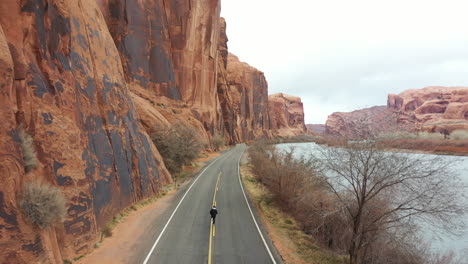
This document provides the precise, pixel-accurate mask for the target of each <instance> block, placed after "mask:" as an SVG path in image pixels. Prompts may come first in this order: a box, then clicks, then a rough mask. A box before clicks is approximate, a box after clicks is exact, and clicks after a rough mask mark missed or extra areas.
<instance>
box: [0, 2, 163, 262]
mask: <svg viewBox="0 0 468 264" xmlns="http://www.w3.org/2000/svg"><path fill="white" fill-rule="evenodd" d="M0 28H1V29H0V89H1V93H0V100H1V104H2V106H3V107H2V108H1V109H0V116H1V121H2V122H1V130H0V142H1V143H0V145H1V147H0V156H1V157H0V160H1V161H0V168H1V171H2V184H1V185H0V247H1V252H0V263H38V262H45V263H61V262H63V259H67V258H68V259H69V258H73V257H74V256H77V255H81V254H84V253H86V252H88V251H89V250H90V249H91V248H92V247H93V245H94V243H95V242H96V241H97V240H98V239H99V236H100V229H101V228H102V227H103V225H104V224H105V223H106V222H108V221H109V220H110V219H111V218H112V217H113V216H114V215H115V214H116V213H117V212H119V211H121V210H122V209H123V208H125V207H127V206H129V205H131V204H133V203H134V202H135V201H137V200H139V199H142V198H144V197H148V196H150V195H153V194H155V193H156V192H158V191H159V189H160V187H161V185H162V184H164V183H167V182H169V181H170V178H169V174H168V173H167V171H166V169H165V167H164V165H163V164H162V163H161V159H160V156H159V154H158V152H157V150H156V149H155V147H154V146H153V144H152V143H151V141H150V140H149V138H148V136H147V134H146V132H145V130H144V129H143V127H142V125H141V124H140V122H139V121H138V114H137V112H136V111H135V107H134V104H133V101H132V99H131V96H130V93H129V90H128V86H127V84H126V81H125V77H126V76H125V75H124V71H123V68H122V64H121V61H120V56H119V53H118V50H117V49H116V46H115V44H114V41H113V39H112V37H111V35H110V34H109V31H108V29H107V27H106V23H105V21H104V17H103V16H102V14H101V12H100V11H99V8H98V6H97V4H96V2H95V1H94V0H81V1H71V0H70V1H58V0H49V1H39V0H28V1H15V0H3V1H1V2H0ZM2 29H3V30H2ZM19 126H23V127H25V129H26V131H27V132H28V133H29V134H31V135H32V138H33V142H34V143H33V144H34V146H35V148H36V152H37V156H38V160H39V165H38V167H37V168H36V169H34V170H32V171H31V172H29V173H25V170H24V164H23V159H22V155H23V154H22V151H21V148H20V143H19V140H18V128H19ZM28 181H39V182H47V183H49V184H52V185H55V186H59V187H60V189H61V190H62V191H63V193H64V194H65V196H66V198H67V215H66V218H65V221H64V222H63V223H61V224H59V225H58V226H57V227H55V228H52V229H50V230H45V231H41V230H39V229H38V228H37V227H33V226H32V225H31V224H29V223H27V222H26V220H25V219H24V217H23V215H22V214H21V213H20V210H19V207H18V204H19V202H18V199H20V197H21V194H22V190H23V185H24V184H25V182H28Z"/></svg>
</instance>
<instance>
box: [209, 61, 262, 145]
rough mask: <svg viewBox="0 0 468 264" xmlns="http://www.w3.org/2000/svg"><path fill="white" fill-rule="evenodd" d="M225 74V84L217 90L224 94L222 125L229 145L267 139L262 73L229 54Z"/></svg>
mask: <svg viewBox="0 0 468 264" xmlns="http://www.w3.org/2000/svg"><path fill="white" fill-rule="evenodd" d="M226 70H227V73H226V79H227V80H226V82H225V83H223V82H221V83H220V85H219V86H218V90H223V88H224V89H225V90H224V93H225V94H227V95H225V98H223V100H224V102H223V103H224V109H225V112H227V113H226V114H225V117H227V118H228V119H227V121H225V124H226V129H227V131H228V134H229V135H232V136H231V137H232V138H233V142H244V141H247V140H253V139H256V138H261V137H271V131H270V116H269V109H268V84H267V82H266V79H265V76H264V74H263V72H261V71H259V70H257V69H255V68H254V67H252V66H250V65H248V64H247V63H244V62H241V61H239V58H237V57H236V56H235V55H233V54H230V53H229V54H228V58H227V69H226ZM220 86H221V87H220ZM226 104H227V105H229V106H226Z"/></svg>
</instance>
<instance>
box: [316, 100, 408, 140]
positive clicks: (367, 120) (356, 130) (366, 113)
mask: <svg viewBox="0 0 468 264" xmlns="http://www.w3.org/2000/svg"><path fill="white" fill-rule="evenodd" d="M397 119H398V116H397V115H396V114H395V113H394V112H393V111H391V110H389V109H388V108H387V107H386V106H373V107H369V108H364V109H360V110H356V111H352V112H335V113H333V114H331V115H329V116H328V118H327V121H326V123H325V134H326V135H330V136H344V137H350V138H354V137H361V138H362V137H370V136H376V135H378V134H382V133H392V132H398V131H402V130H406V128H404V127H401V126H400V125H399V123H398V121H397Z"/></svg>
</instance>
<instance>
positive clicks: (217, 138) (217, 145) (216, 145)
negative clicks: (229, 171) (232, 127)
mask: <svg viewBox="0 0 468 264" xmlns="http://www.w3.org/2000/svg"><path fill="white" fill-rule="evenodd" d="M211 145H212V146H213V149H214V150H215V151H218V150H220V149H221V148H222V147H224V145H225V144H224V137H223V136H222V135H220V134H216V135H214V136H213V138H211Z"/></svg>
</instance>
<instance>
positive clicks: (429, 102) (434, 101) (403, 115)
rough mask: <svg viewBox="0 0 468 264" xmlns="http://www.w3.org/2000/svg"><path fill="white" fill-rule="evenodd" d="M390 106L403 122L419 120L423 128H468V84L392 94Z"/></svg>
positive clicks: (421, 128)
mask: <svg viewBox="0 0 468 264" xmlns="http://www.w3.org/2000/svg"><path fill="white" fill-rule="evenodd" d="M387 106H388V108H389V109H392V110H393V111H395V112H397V113H398V115H399V122H400V123H415V124H416V125H417V127H418V129H419V130H423V131H430V132H440V131H442V130H448V131H449V132H450V131H453V130H457V129H464V130H468V87H437V86H434V87H426V88H423V89H412V90H407V91H404V92H402V93H400V94H398V95H395V94H390V95H388V100H387Z"/></svg>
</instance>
